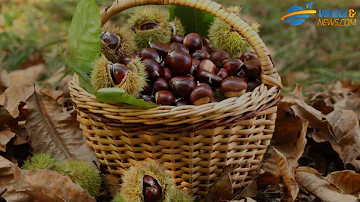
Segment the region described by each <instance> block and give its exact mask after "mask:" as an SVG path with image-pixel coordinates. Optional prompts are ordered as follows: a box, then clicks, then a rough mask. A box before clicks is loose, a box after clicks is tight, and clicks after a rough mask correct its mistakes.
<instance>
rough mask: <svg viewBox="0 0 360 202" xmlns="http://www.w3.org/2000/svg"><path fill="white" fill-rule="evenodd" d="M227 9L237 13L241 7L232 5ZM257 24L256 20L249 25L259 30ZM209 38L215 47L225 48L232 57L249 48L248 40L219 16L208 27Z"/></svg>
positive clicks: (256, 30)
mask: <svg viewBox="0 0 360 202" xmlns="http://www.w3.org/2000/svg"><path fill="white" fill-rule="evenodd" d="M228 10H229V11H231V12H233V13H235V14H237V15H239V13H240V11H241V8H240V7H237V6H232V7H229V8H228ZM259 26H260V25H259V24H258V23H256V22H255V23H253V24H252V25H251V27H252V28H253V29H254V31H255V32H259ZM209 39H210V41H211V42H212V44H213V45H214V46H215V47H216V49H222V50H225V51H226V52H228V53H229V55H230V56H231V57H232V58H234V57H238V56H240V55H241V54H242V53H243V52H245V51H249V50H251V45H250V44H249V42H247V40H246V39H245V38H244V37H243V36H241V34H240V33H238V32H237V31H236V30H235V29H234V28H233V27H231V26H230V25H229V24H227V23H226V22H224V21H222V20H221V19H219V18H216V19H215V20H214V22H213V23H212V25H211V26H210V28H209Z"/></svg>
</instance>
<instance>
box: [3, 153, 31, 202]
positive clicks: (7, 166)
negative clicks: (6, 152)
mask: <svg viewBox="0 0 360 202" xmlns="http://www.w3.org/2000/svg"><path fill="white" fill-rule="evenodd" d="M14 167H16V165H14V164H13V163H12V162H11V161H9V160H7V159H6V158H4V157H2V156H0V192H3V191H4V190H6V192H5V193H4V194H3V195H2V197H3V198H4V199H5V200H6V201H7V202H31V201H30V200H29V197H28V196H27V195H26V194H24V193H22V192H16V191H15V189H14V183H15V180H14Z"/></svg>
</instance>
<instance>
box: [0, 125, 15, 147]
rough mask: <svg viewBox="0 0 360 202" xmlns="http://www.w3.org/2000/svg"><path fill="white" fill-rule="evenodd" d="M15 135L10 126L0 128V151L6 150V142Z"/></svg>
mask: <svg viewBox="0 0 360 202" xmlns="http://www.w3.org/2000/svg"><path fill="white" fill-rule="evenodd" d="M14 136H15V133H13V132H12V131H11V130H10V128H4V129H3V130H0V151H3V152H6V145H7V143H8V142H9V141H10V140H11V139H12V138H13V137H14Z"/></svg>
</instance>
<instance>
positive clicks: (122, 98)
mask: <svg viewBox="0 0 360 202" xmlns="http://www.w3.org/2000/svg"><path fill="white" fill-rule="evenodd" d="M96 99H97V100H99V101H101V102H106V103H119V102H122V103H126V104H131V105H136V106H140V107H146V108H152V107H157V105H154V104H150V103H148V102H145V101H144V100H142V99H137V98H136V97H135V96H132V95H129V94H128V93H126V92H125V91H124V89H122V88H102V89H100V90H98V91H97V92H96Z"/></svg>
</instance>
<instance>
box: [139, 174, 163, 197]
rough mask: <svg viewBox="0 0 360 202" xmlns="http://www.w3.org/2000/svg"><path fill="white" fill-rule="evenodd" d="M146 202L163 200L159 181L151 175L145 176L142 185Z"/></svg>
mask: <svg viewBox="0 0 360 202" xmlns="http://www.w3.org/2000/svg"><path fill="white" fill-rule="evenodd" d="M142 185H143V186H142V189H143V190H142V194H143V198H144V202H157V201H160V200H161V198H162V190H161V187H160V185H159V183H158V181H157V180H156V179H155V178H153V177H152V176H150V175H144V177H143V184H142Z"/></svg>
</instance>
